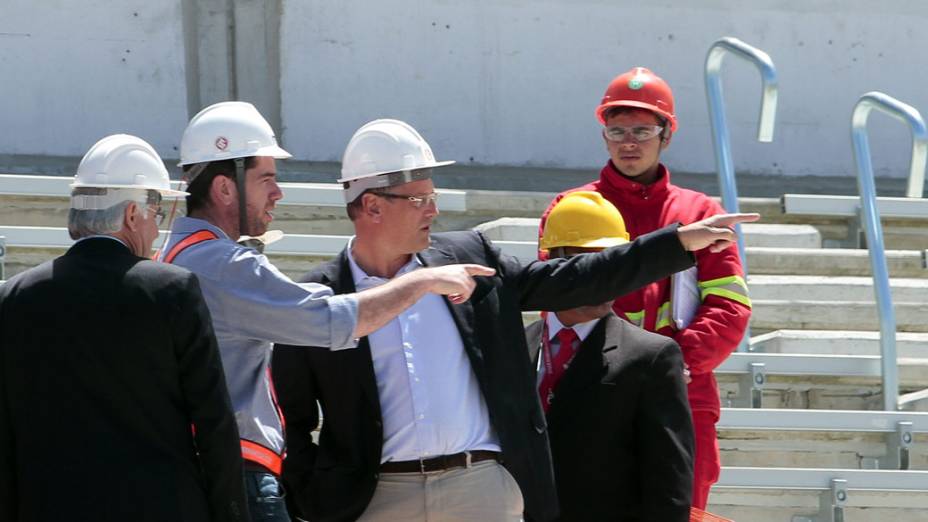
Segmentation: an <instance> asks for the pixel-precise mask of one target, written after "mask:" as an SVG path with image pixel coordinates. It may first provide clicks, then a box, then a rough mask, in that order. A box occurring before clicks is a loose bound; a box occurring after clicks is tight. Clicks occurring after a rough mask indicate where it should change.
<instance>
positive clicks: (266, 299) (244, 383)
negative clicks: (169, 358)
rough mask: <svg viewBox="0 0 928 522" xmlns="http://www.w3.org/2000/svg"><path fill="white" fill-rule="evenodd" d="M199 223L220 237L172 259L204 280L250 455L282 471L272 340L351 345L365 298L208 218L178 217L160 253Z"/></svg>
mask: <svg viewBox="0 0 928 522" xmlns="http://www.w3.org/2000/svg"><path fill="white" fill-rule="evenodd" d="M200 230H208V231H210V232H212V233H213V234H215V235H216V237H217V239H212V240H207V241H202V242H199V243H195V244H193V245H191V246H189V247H187V248H185V249H183V250H182V251H181V252H180V253H179V254H177V256H176V257H175V258H174V260H173V264H175V265H177V266H181V267H184V268H186V269H188V270H190V271H191V272H193V273H195V274H196V275H197V277H198V278H199V280H200V286H201V288H202V291H203V296H204V297H205V299H206V304H207V306H208V307H209V311H210V314H211V316H212V321H213V329H214V330H215V332H216V339H217V340H218V341H219V351H220V355H221V357H222V364H223V367H224V369H225V374H226V382H227V383H228V386H229V395H230V397H231V399H232V407H233V408H234V409H235V417H236V421H237V423H238V430H239V435H240V436H241V439H242V455H243V457H244V458H245V459H246V460H249V461H252V462H257V463H259V464H262V465H263V466H265V467H266V468H268V469H270V470H271V471H275V472H277V473H279V469H280V457H281V456H282V455H283V452H284V436H283V423H282V422H281V417H280V413H279V410H278V408H277V401H276V398H275V397H274V391H273V385H272V383H271V381H270V371H269V368H270V361H271V346H272V343H286V344H290V345H302V346H328V347H331V348H332V349H342V348H352V347H354V346H355V345H356V339H354V338H353V337H352V336H353V333H354V329H355V326H356V323H357V312H358V302H357V299H356V298H355V297H354V296H353V295H333V294H332V290H331V289H329V288H328V287H326V286H323V285H319V284H315V283H296V282H294V281H293V280H292V279H290V278H289V277H287V276H286V275H284V274H283V273H281V272H280V271H279V270H278V269H277V268H276V267H275V266H274V265H273V264H271V262H270V261H269V260H268V259H267V257H266V256H264V255H263V254H260V253H258V252H257V251H256V250H254V249H252V248H248V247H244V246H242V245H239V244H237V243H235V242H234V241H232V240H231V239H230V238H229V237H228V236H227V235H226V234H225V232H223V231H222V230H221V229H219V228H218V227H215V226H213V225H211V224H210V223H209V222H207V221H204V220H202V219H195V218H189V217H182V218H178V219H177V220H176V221H175V222H174V226H173V227H172V228H171V232H170V235H169V236H168V239H167V242H166V243H165V245H164V247H163V248H162V249H161V253H160V254H159V257H158V258H159V259H162V258H163V256H164V255H166V253H169V252H171V250H172V249H173V248H174V245H176V244H177V243H178V242H180V241H183V240H184V239H185V238H187V237H188V236H190V235H191V234H194V233H196V232H198V231H200Z"/></svg>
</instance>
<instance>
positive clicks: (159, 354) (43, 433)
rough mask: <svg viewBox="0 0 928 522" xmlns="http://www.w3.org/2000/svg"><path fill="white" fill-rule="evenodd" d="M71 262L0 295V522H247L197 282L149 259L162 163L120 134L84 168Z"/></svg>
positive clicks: (43, 268) (63, 260)
mask: <svg viewBox="0 0 928 522" xmlns="http://www.w3.org/2000/svg"><path fill="white" fill-rule="evenodd" d="M72 187H74V191H73V192H72V198H71V210H70V214H69V217H68V228H69V230H70V232H71V236H72V238H74V239H77V240H78V241H77V243H75V244H74V246H72V247H71V248H70V249H69V250H68V251H67V253H66V254H64V255H63V256H61V257H59V258H57V259H55V260H53V261H49V262H47V263H44V264H42V265H40V266H38V267H35V268H33V269H31V270H28V271H26V272H24V273H21V274H19V275H17V276H15V277H13V278H11V279H10V280H9V281H7V282H6V283H5V284H3V286H2V287H0V477H2V478H0V520H3V521H9V522H26V521H29V522H32V521H60V520H88V521H89V520H93V521H114V522H115V521H119V522H123V521H127V520H133V521H152V522H155V521H157V522H164V521H168V520H171V521H180V520H183V521H190V522H194V521H197V522H199V521H202V522H207V521H247V520H248V513H247V508H246V504H245V492H244V484H243V480H242V461H241V457H240V453H239V448H238V433H237V431H236V428H235V419H234V417H233V414H232V409H231V404H230V401H229V397H228V393H227V391H226V385H225V379H224V376H223V372H222V364H221V362H220V359H219V353H218V349H217V347H216V339H215V338H214V336H213V329H212V326H211V323H210V317H209V312H208V310H207V308H206V305H205V303H204V301H203V297H202V295H201V294H200V289H199V285H198V283H197V279H196V277H195V276H194V275H193V274H191V273H190V272H188V271H186V270H183V269H181V268H177V267H174V266H169V265H165V264H161V263H156V262H154V261H151V260H149V259H148V256H149V255H150V254H151V245H152V242H153V240H154V239H155V238H156V237H157V236H158V224H159V223H160V221H161V218H162V217H163V216H164V214H163V213H162V211H161V198H162V195H166V196H174V197H176V196H179V195H182V194H183V193H182V192H178V191H173V190H171V189H170V185H169V180H168V174H167V171H166V170H165V168H164V164H163V163H162V162H161V160H160V158H158V156H157V154H156V153H155V151H154V149H152V148H151V146H150V145H148V144H147V143H145V142H144V141H142V140H140V139H138V138H135V137H132V136H126V135H115V136H110V137H107V138H104V139H103V140H101V141H100V142H98V143H97V144H96V145H95V146H94V147H93V148H92V149H90V151H89V152H88V153H87V155H86V156H85V157H84V159H83V160H82V162H81V164H80V166H79V167H78V172H77V176H76V178H75V184H74V185H72Z"/></svg>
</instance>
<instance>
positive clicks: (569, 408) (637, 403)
mask: <svg viewBox="0 0 928 522" xmlns="http://www.w3.org/2000/svg"><path fill="white" fill-rule="evenodd" d="M543 325H544V322H543V321H537V322H535V323H532V324H531V325H529V326H528V328H526V329H525V336H526V340H527V342H528V349H529V356H530V357H531V359H532V362H533V364H537V363H538V358H539V357H540V355H539V353H540V351H541V350H540V347H541V335H542V331H543ZM547 420H548V436H549V437H550V439H551V453H552V457H553V459H554V477H555V480H556V482H557V494H558V500H559V501H560V504H561V520H564V521H565V522H566V521H569V522H575V521H584V520H589V521H601V520H617V521H623V522H632V521H636V522H637V521H641V522H652V521H653V522H656V521H660V522H686V521H687V520H689V509H690V498H691V496H692V491H693V447H694V446H693V445H694V442H693V424H692V419H691V417H690V407H689V403H688V402H687V398H686V384H685V383H684V380H683V354H682V352H681V351H680V347H679V346H677V343H675V342H674V341H673V339H670V338H668V337H664V336H662V335H658V334H655V333H651V332H646V331H644V330H642V329H641V328H637V327H635V326H633V325H631V324H629V323H628V322H626V321H623V320H622V319H619V318H618V317H617V316H616V315H615V314H612V313H610V314H609V315H607V316H606V317H604V318H603V319H601V320H600V321H599V322H598V323H597V324H596V326H595V327H594V328H593V330H592V331H591V332H590V335H589V336H587V338H586V340H584V341H583V343H581V345H580V348H579V350H578V351H577V355H575V356H574V360H573V361H572V362H571V363H570V366H569V367H568V368H567V371H565V372H564V376H563V377H562V378H561V381H560V382H559V383H558V385H557V387H556V388H555V390H554V397H553V399H552V401H551V407H550V408H549V409H548V415H547Z"/></svg>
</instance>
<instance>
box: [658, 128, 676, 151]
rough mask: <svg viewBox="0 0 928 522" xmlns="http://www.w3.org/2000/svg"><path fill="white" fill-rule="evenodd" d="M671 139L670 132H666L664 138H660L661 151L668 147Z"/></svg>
mask: <svg viewBox="0 0 928 522" xmlns="http://www.w3.org/2000/svg"><path fill="white" fill-rule="evenodd" d="M672 137H673V133H672V132H668V133H667V135H666V136H662V137H661V150H664V149H666V148H667V147H669V146H670V138H672Z"/></svg>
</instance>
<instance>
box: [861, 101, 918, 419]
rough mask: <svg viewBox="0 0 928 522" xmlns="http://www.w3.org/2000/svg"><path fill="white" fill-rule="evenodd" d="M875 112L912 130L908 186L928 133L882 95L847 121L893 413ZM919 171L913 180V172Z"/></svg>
mask: <svg viewBox="0 0 928 522" xmlns="http://www.w3.org/2000/svg"><path fill="white" fill-rule="evenodd" d="M873 109H877V110H879V111H880V112H883V113H886V114H888V115H890V116H892V117H894V118H896V119H898V120H900V121H902V122H904V123H906V124H908V126H909V127H910V128H911V130H912V142H913V146H912V160H911V165H910V169H911V170H910V172H909V181H910V183H911V181H912V180H913V179H921V180H922V181H924V176H925V172H924V170H925V161H926V156H928V129H926V128H925V121H924V120H923V119H922V116H921V114H919V113H918V111H917V110H915V108H913V107H912V106H910V105H906V104H904V103H902V102H900V101H899V100H897V99H895V98H892V97H891V96H887V95H886V94H883V93H881V92H868V93H867V94H864V95H863V96H861V97H860V99H859V100H857V104H856V105H854V112H853V113H852V116H851V141H852V143H853V146H854V163H855V164H856V165H857V189H858V191H859V192H860V220H861V224H862V225H863V227H864V233H865V234H866V237H867V249H868V251H869V255H870V269H871V271H872V272H873V291H874V293H875V294H876V305H877V310H878V312H879V314H880V354H881V361H880V366H881V368H882V374H883V375H882V380H883V409H884V410H886V411H896V410H897V409H898V407H899V367H898V365H897V362H896V313H895V311H894V310H893V299H892V294H891V293H890V286H889V269H888V268H887V266H886V254H885V250H884V247H883V226H882V224H881V223H880V212H879V209H878V208H877V206H876V183H875V181H874V177H873V164H872V163H871V158H870V144H869V142H868V140H867V118H868V117H869V116H870V111H871V110H873ZM916 169H920V172H919V173H918V174H917V175H916V172H915V170H916Z"/></svg>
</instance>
